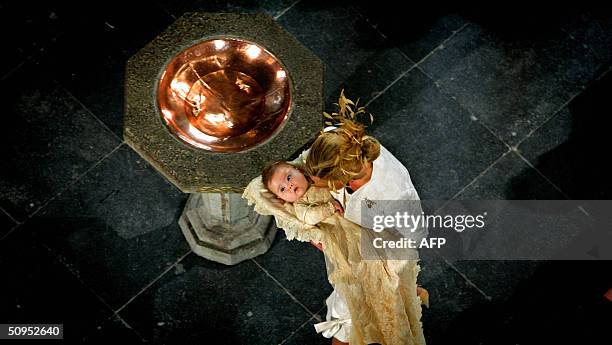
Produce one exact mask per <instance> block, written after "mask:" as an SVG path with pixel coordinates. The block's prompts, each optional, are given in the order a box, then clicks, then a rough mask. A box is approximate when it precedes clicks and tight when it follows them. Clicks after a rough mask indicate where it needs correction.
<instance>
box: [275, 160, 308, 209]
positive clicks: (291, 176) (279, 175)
mask: <svg viewBox="0 0 612 345" xmlns="http://www.w3.org/2000/svg"><path fill="white" fill-rule="evenodd" d="M268 188H269V189H270V191H271V192H272V193H274V194H275V195H276V196H277V197H279V198H281V199H283V200H285V201H288V202H294V201H296V200H297V199H299V198H301V197H302V195H304V193H306V190H307V189H308V181H307V180H306V177H305V176H304V174H302V172H301V171H299V170H298V169H296V168H294V167H292V166H289V165H281V166H280V167H278V168H277V169H276V171H274V174H272V179H270V183H269V185H268Z"/></svg>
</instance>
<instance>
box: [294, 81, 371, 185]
mask: <svg viewBox="0 0 612 345" xmlns="http://www.w3.org/2000/svg"><path fill="white" fill-rule="evenodd" d="M338 105H339V107H340V110H339V112H338V113H332V114H331V115H329V114H327V113H324V115H325V117H326V118H328V119H331V120H335V122H336V123H335V124H333V123H331V122H329V121H328V122H326V124H328V125H336V126H338V128H336V129H335V130H333V131H330V132H323V133H321V134H319V137H317V139H316V140H315V141H314V143H313V144H312V146H311V147H310V153H309V154H308V156H307V157H306V162H305V164H304V167H303V169H304V172H305V173H306V174H307V175H309V176H316V177H318V178H321V179H323V180H327V181H328V185H329V186H330V188H332V184H333V183H334V182H341V183H342V184H343V185H346V184H347V183H348V182H349V181H350V180H352V179H353V178H354V177H355V176H356V175H358V174H359V172H361V170H362V169H363V168H364V167H365V166H366V165H367V164H368V163H370V162H373V161H374V160H375V159H376V158H378V156H379V155H380V143H379V142H378V140H376V139H375V138H373V137H371V136H368V135H366V134H365V126H364V125H363V124H361V123H359V122H357V121H356V120H355V115H357V114H359V113H363V112H365V111H364V110H363V108H357V111H356V112H355V111H354V110H353V108H352V105H353V106H356V104H355V103H353V102H352V101H350V100H349V99H347V98H346V97H344V90H343V91H342V92H341V93H340V99H339V101H338Z"/></svg>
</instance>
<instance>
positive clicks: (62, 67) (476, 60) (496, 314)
mask: <svg viewBox="0 0 612 345" xmlns="http://www.w3.org/2000/svg"><path fill="white" fill-rule="evenodd" d="M512 4H514V3H512ZM496 6H497V7H496V8H493V7H491V8H478V9H477V10H476V9H463V8H446V9H445V8H443V7H442V6H432V8H416V7H412V8H410V10H404V9H402V8H400V7H398V5H396V4H394V3H391V2H389V1H386V0H383V1H352V2H348V1H344V2H333V1H307V0H302V1H293V0H265V1H248V0H238V1H230V2H222V1H177V0H159V1H156V2H147V3H143V4H140V5H135V4H134V5H130V6H128V5H127V2H123V3H120V4H113V3H108V2H103V1H101V2H82V4H80V5H67V4H64V3H59V4H58V3H54V2H44V3H42V4H41V5H36V6H34V5H32V4H31V3H28V2H24V1H21V2H13V3H12V4H10V5H9V4H4V3H3V4H0V27H1V29H2V30H1V31H2V32H3V33H4V35H3V39H4V40H3V52H4V54H3V58H4V59H5V60H4V61H5V62H4V63H3V64H1V65H0V78H1V80H0V90H1V94H2V99H3V105H4V109H5V111H4V117H5V119H6V121H5V122H4V128H5V129H7V130H5V132H4V135H3V136H2V138H3V139H2V140H3V142H2V144H3V147H4V149H3V150H2V151H3V152H4V154H3V157H4V163H3V169H2V177H1V179H0V186H1V187H0V192H1V201H0V207H1V211H0V222H1V225H2V226H1V228H0V239H1V240H0V271H1V272H3V276H4V277H5V278H4V279H3V280H2V283H1V284H0V323H36V322H38V323H63V324H64V325H65V336H66V338H67V339H70V340H72V342H75V343H88V344H89V343H91V344H94V343H103V344H108V343H110V342H111V341H117V340H124V342H123V343H126V344H137V343H141V342H150V343H154V344H193V343H204V344H209V343H211V344H217V343H223V344H296V345H304V344H328V343H329V342H328V341H327V340H325V339H324V338H322V337H321V336H319V335H317V334H315V332H314V328H313V327H312V324H313V323H316V322H318V320H320V319H321V318H322V317H324V315H325V309H324V300H325V298H326V297H327V295H328V294H329V293H330V291H331V287H330V286H329V284H328V283H327V280H326V275H325V268H324V262H323V257H322V254H321V253H320V252H318V251H316V250H315V249H314V248H313V247H311V246H310V245H307V244H304V243H299V242H289V241H287V240H286V239H285V238H284V236H282V235H281V234H280V233H279V235H278V236H277V238H276V240H275V243H274V245H273V247H272V248H271V249H270V251H269V252H268V253H266V254H264V255H262V256H260V257H257V258H255V259H253V260H248V261H246V262H243V263H241V264H239V265H236V266H233V267H226V266H223V265H221V264H217V263H213V262H209V261H207V260H204V259H202V258H200V257H198V256H196V255H194V254H192V253H191V252H190V249H189V247H188V245H187V243H186V241H185V240H184V238H183V236H182V234H181V232H180V230H179V228H178V224H177V219H178V216H179V214H180V212H181V211H182V208H183V206H184V205H185V202H186V199H187V195H185V194H183V193H181V192H180V191H179V190H178V189H177V188H175V187H174V186H173V185H172V184H170V183H169V182H168V181H166V180H165V179H164V178H163V177H162V176H161V175H160V174H159V173H157V171H156V170H155V169H153V168H152V167H151V166H150V165H148V164H147V163H146V162H145V161H143V159H141V158H140V157H139V156H138V155H137V154H136V153H135V152H133V151H132V150H131V149H130V148H129V147H128V146H127V145H126V144H125V143H123V141H122V138H121V128H122V114H123V110H122V109H123V106H124V104H123V78H124V67H125V62H126V61H127V59H128V58H129V57H130V56H131V55H132V54H134V53H135V52H136V51H138V50H139V49H140V48H141V47H142V46H143V45H144V44H146V42H148V41H149V40H151V39H152V38H153V37H155V36H156V35H157V34H158V33H160V32H161V31H163V30H164V28H165V27H167V26H168V25H169V24H170V23H172V22H173V21H174V20H175V19H176V18H178V17H179V16H180V15H181V14H182V13H183V12H185V11H192V10H202V11H249V12H250V11H263V12H267V13H269V14H270V15H272V16H274V17H275V18H276V20H277V21H278V22H279V23H280V24H281V25H282V26H283V27H285V28H286V29H287V30H288V31H289V32H291V33H292V34H293V35H294V36H295V37H296V38H297V39H298V40H299V41H301V42H302V43H303V44H304V45H306V46H307V47H308V48H310V49H311V50H312V51H314V52H315V53H316V54H317V55H318V56H319V57H320V58H321V59H322V60H323V61H324V63H325V66H326V80H325V81H326V91H325V92H326V97H327V104H328V109H329V106H330V105H331V103H332V102H333V101H334V97H336V96H337V94H338V91H339V90H340V89H341V88H345V89H346V92H347V95H348V96H349V97H352V98H357V97H359V98H361V100H362V102H363V103H362V104H367V106H368V109H369V111H371V112H372V113H373V114H374V116H375V122H374V125H373V126H372V128H371V133H372V134H373V135H374V136H376V137H377V138H378V139H379V140H380V141H381V142H382V143H383V145H385V146H386V147H387V148H388V149H389V150H390V151H391V152H393V153H394V154H395V155H396V157H398V158H399V159H400V160H401V161H402V162H403V163H404V164H405V165H406V167H408V169H409V171H410V173H411V175H412V178H413V182H414V184H415V186H416V188H417V189H418V191H419V193H420V195H421V197H422V198H424V199H452V198H454V199H544V200H546V199H612V182H610V181H611V179H610V178H609V176H610V172H609V170H608V168H607V167H608V164H607V163H609V160H610V157H611V155H610V149H611V148H612V144H611V142H610V135H609V133H610V128H612V98H611V96H612V73H610V69H611V67H612V15H611V13H612V12H611V11H609V10H607V9H605V8H578V9H575V8H572V9H566V10H564V11H560V10H553V9H551V8H547V9H543V10H537V9H530V10H526V9H525V7H521V6H511V5H505V6H504V5H502V4H496ZM611 211H612V210H611ZM611 266H612V265H610V263H609V262H594V261H584V262H571V261H557V262H534V261H505V262H500V261H491V262H487V261H480V262H466V261H456V262H453V261H450V260H447V259H445V258H444V257H439V256H435V255H425V256H424V258H423V260H422V267H423V270H422V273H421V276H420V283H421V284H422V285H424V286H426V287H427V288H428V289H429V291H430V293H431V301H432V307H431V309H428V310H425V312H424V316H423V321H424V327H425V333H426V337H427V339H428V343H429V344H451V343H452V344H548V343H550V344H552V343H555V344H559V343H571V344H599V343H600V344H604V343H608V344H609V339H610V335H609V326H610V325H612V306H611V303H607V304H606V303H605V302H604V301H603V299H602V298H601V295H602V294H603V291H605V290H606V289H607V288H610V287H612V282H611V280H612V279H611V278H612V269H611V268H612V267H611ZM602 289H603V290H602ZM606 326H607V328H606V329H605V330H606V332H604V327H606ZM602 336H605V338H601V337H602ZM606 338H607V339H608V341H605V339H606Z"/></svg>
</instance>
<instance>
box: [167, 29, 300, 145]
mask: <svg viewBox="0 0 612 345" xmlns="http://www.w3.org/2000/svg"><path fill="white" fill-rule="evenodd" d="M157 104H158V106H159V110H160V112H161V116H162V120H163V122H164V123H165V124H166V125H167V127H168V129H169V130H170V132H171V133H172V134H174V135H175V136H176V137H178V138H179V139H180V140H182V141H184V142H185V143H187V144H189V145H191V146H193V147H196V148H200V149H204V150H208V151H214V152H238V151H243V150H246V149H249V148H252V147H255V146H257V145H258V144H260V143H263V142H265V140H266V139H268V138H270V137H271V136H272V135H273V134H274V133H275V132H277V131H278V130H279V129H280V128H281V127H282V124H283V122H284V121H285V120H286V119H287V117H288V115H289V111H290V109H291V86H290V80H289V76H288V74H287V72H286V70H285V69H284V68H283V66H282V65H281V63H280V62H279V60H278V59H277V58H276V57H274V56H273V55H272V54H271V53H270V52H268V51H267V50H266V49H265V48H264V47H262V46H260V45H258V44H256V43H252V42H247V41H244V40H240V39H233V38H217V39H209V40H206V41H202V42H200V43H198V44H196V45H193V46H191V47H189V48H187V49H185V50H184V51H182V52H181V53H179V54H178V55H177V56H176V57H174V58H173V59H172V60H171V61H170V62H169V63H168V65H167V66H166V68H165V70H164V71H163V73H162V75H161V78H160V80H159V86H158V89H157Z"/></svg>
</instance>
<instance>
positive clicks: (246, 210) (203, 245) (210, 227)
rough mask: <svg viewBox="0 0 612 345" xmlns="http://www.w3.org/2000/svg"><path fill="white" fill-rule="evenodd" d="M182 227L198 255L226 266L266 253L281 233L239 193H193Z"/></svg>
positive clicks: (181, 222)
mask: <svg viewBox="0 0 612 345" xmlns="http://www.w3.org/2000/svg"><path fill="white" fill-rule="evenodd" d="M179 225H180V228H181V230H182V231H183V235H185V238H186V239H187V242H189V245H190V246H191V249H192V250H193V252H194V253H196V254H198V255H200V256H202V257H204V258H206V259H209V260H212V261H216V262H220V263H223V264H226V265H235V264H237V263H239V262H241V261H244V260H247V259H250V258H253V257H255V256H258V255H261V254H263V253H265V252H266V251H267V250H268V249H269V248H270V245H271V244H272V241H273V240H274V236H275V234H276V231H277V230H278V229H277V228H276V225H275V222H274V218H273V217H271V216H262V215H260V214H257V213H256V212H254V211H253V207H251V206H248V205H247V202H246V200H244V199H242V197H241V195H240V194H239V193H193V194H191V196H190V197H189V200H188V201H187V205H186V206H185V209H184V210H183V214H182V215H181V217H180V219H179Z"/></svg>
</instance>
